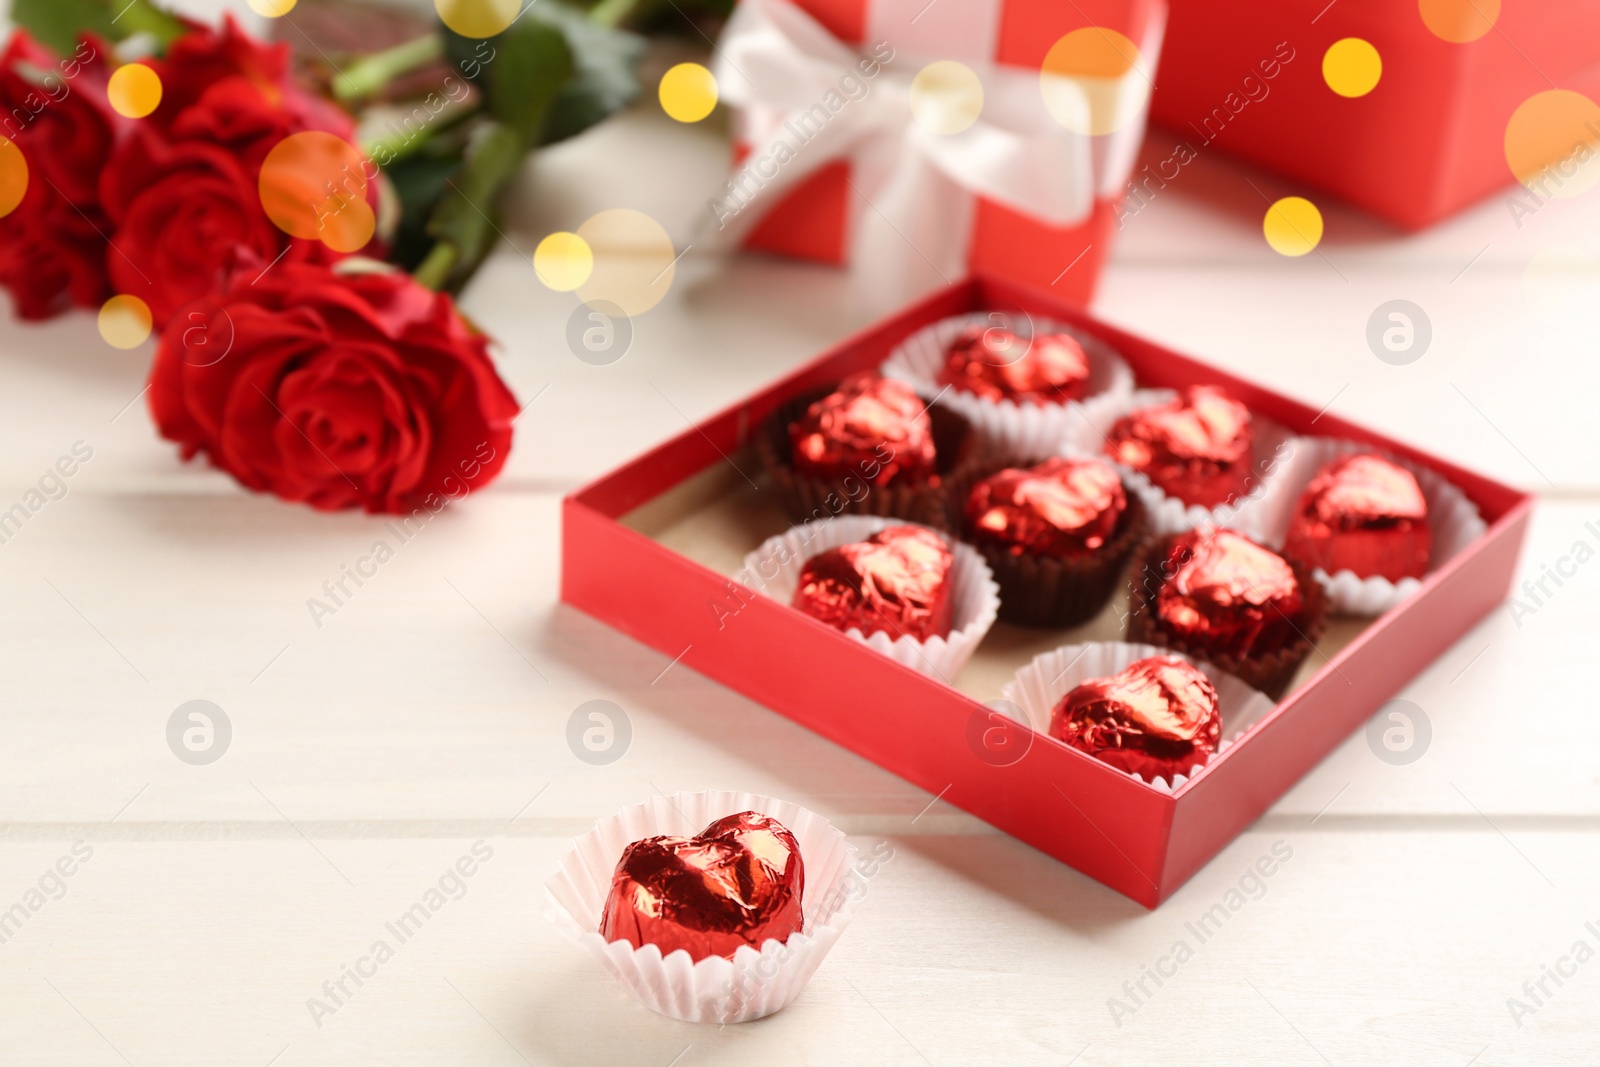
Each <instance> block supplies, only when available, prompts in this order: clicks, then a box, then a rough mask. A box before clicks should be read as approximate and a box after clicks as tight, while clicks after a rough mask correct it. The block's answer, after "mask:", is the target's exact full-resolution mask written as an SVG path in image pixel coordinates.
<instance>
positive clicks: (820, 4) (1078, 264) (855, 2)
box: [712, 0, 1166, 304]
mask: <svg viewBox="0 0 1600 1067" xmlns="http://www.w3.org/2000/svg"><path fill="white" fill-rule="evenodd" d="M763 2H764V3H769V4H770V2H771V0H763ZM792 3H793V6H794V7H797V8H799V9H800V10H801V11H803V12H804V13H805V14H806V15H808V16H810V17H811V18H812V19H814V20H815V21H816V23H818V24H820V28H821V30H823V31H825V32H826V33H828V34H831V35H832V36H833V37H834V38H836V39H837V41H838V42H842V43H843V44H845V45H847V46H848V47H849V49H850V50H851V51H858V52H859V53H860V55H862V56H865V57H869V58H871V57H873V56H875V55H877V56H881V55H882V54H883V53H884V52H885V51H887V52H890V53H892V55H893V58H892V59H891V60H890V61H888V62H886V63H883V64H881V68H880V69H882V68H889V67H893V68H894V69H895V70H896V71H897V72H898V73H899V74H900V76H902V77H903V78H904V79H906V80H907V81H909V78H910V76H911V75H912V74H915V73H916V72H917V71H918V70H919V69H921V68H922V67H923V66H925V65H926V64H927V63H929V62H931V61H935V60H952V59H953V60H957V61H960V62H963V63H970V64H972V66H973V67H975V68H978V69H979V70H985V69H987V70H990V71H995V70H999V71H1015V72H1022V71H1026V72H1027V73H1028V74H1029V75H1031V76H1032V77H1031V78H1030V79H1029V80H1030V81H1033V82H1037V78H1038V75H1037V72H1040V71H1041V70H1044V69H1049V70H1051V71H1052V72H1056V73H1062V72H1064V71H1065V70H1066V68H1065V67H1063V66H1062V63H1063V62H1065V63H1066V64H1067V66H1068V67H1070V66H1072V64H1073V63H1074V62H1077V63H1081V64H1084V66H1082V67H1080V68H1076V69H1073V71H1072V73H1073V74H1074V76H1076V75H1077V74H1078V73H1079V72H1080V71H1086V72H1088V73H1091V74H1092V73H1093V71H1090V70H1089V68H1092V67H1094V66H1095V65H1096V62H1097V60H1098V61H1100V62H1103V61H1104V60H1105V59H1106V58H1107V56H1108V55H1115V54H1121V55H1123V56H1124V57H1126V58H1130V59H1131V58H1132V57H1129V56H1127V53H1129V52H1135V51H1136V53H1137V56H1138V61H1137V63H1136V64H1135V67H1136V69H1130V70H1128V71H1126V72H1124V73H1123V74H1122V75H1120V76H1119V77H1120V78H1121V79H1122V80H1123V82H1124V85H1123V90H1124V92H1123V99H1121V100H1118V101H1116V102H1115V103H1113V102H1111V98H1110V97H1108V96H1107V95H1105V89H1106V85H1105V83H1104V82H1100V83H1099V84H1098V85H1091V86H1090V87H1089V89H1088V93H1089V99H1090V100H1091V101H1092V102H1093V104H1092V106H1093V107H1096V108H1100V109H1102V111H1101V112H1097V113H1096V114H1097V117H1096V119H1095V121H1094V125H1097V126H1098V125H1099V124H1100V119H1099V116H1100V115H1101V114H1103V112H1104V109H1107V108H1109V109H1113V110H1117V109H1120V110H1119V113H1120V114H1123V115H1127V116H1131V118H1130V119H1129V121H1127V122H1125V123H1119V124H1118V128H1117V129H1116V130H1114V131H1107V130H1104V129H1090V130H1084V131H1080V132H1082V133H1084V135H1085V141H1086V142H1092V145H1091V147H1088V148H1085V149H1083V152H1085V153H1087V154H1089V155H1092V156H1093V157H1094V159H1093V161H1092V163H1089V162H1081V161H1080V165H1078V166H1075V167H1073V168H1056V169H1057V170H1058V171H1059V172H1058V173H1051V174H1049V175H1047V176H1046V177H1047V178H1048V180H1049V181H1052V182H1057V183H1063V184H1065V183H1073V182H1077V183H1079V184H1082V185H1083V186H1085V188H1084V191H1083V196H1082V200H1081V205H1079V206H1080V208H1081V210H1076V211H1074V212H1072V213H1071V217H1070V218H1068V219H1066V220H1065V221H1059V220H1058V221H1051V219H1050V218H1049V217H1047V216H1043V215H1041V214H1039V213H1030V212H1029V211H1026V210H1020V209H1019V207H1018V206H1017V203H1016V202H1015V201H1012V202H1007V200H1006V199H1005V198H1004V197H1001V196H985V195H976V194H974V195H973V196H971V197H970V199H971V201H972V203H971V204H970V206H969V205H965V204H963V205H961V207H960V209H959V210H954V211H952V210H949V204H948V203H945V204H942V205H941V204H940V203H938V202H931V203H930V204H928V205H925V210H924V211H923V214H924V215H925V216H928V218H927V223H926V225H927V227H928V228H927V229H926V230H925V231H924V233H927V234H930V235H933V236H931V237H930V238H929V239H930V240H931V241H932V243H933V244H935V245H937V244H939V243H940V240H941V239H942V238H943V237H944V236H946V233H947V232H948V231H951V230H958V231H960V234H959V240H960V241H962V242H964V244H965V247H964V249H961V254H960V255H959V256H954V257H952V259H954V260H956V261H955V262H953V263H946V262H944V260H945V257H944V256H942V255H941V253H940V251H939V250H937V249H935V248H924V247H921V246H922V245H923V244H924V238H923V237H922V236H919V235H918V234H917V233H916V232H914V228H913V227H908V226H906V225H904V224H903V223H901V222H900V220H898V219H890V218H883V219H882V221H883V222H884V223H886V225H884V226H882V228H881V231H880V233H879V234H878V240H877V242H876V243H875V244H874V242H873V241H872V240H870V239H869V238H867V237H865V236H864V235H863V233H862V227H863V226H864V225H877V224H878V223H879V221H880V217H882V216H884V212H883V211H882V210H881V205H880V204H879V203H875V202H874V201H875V199H876V197H875V195H873V194H872V193H871V192H870V190H868V191H864V190H863V187H862V185H863V183H862V181H861V173H860V172H861V169H862V167H861V163H860V161H859V159H855V158H853V157H854V155H855V148H854V147H851V146H846V148H845V150H844V151H842V152H838V151H835V150H834V149H823V150H816V149H813V148H812V147H811V146H810V145H807V146H806V147H805V148H804V149H801V150H799V151H798V152H797V154H798V155H799V156H801V157H802V158H803V157H804V153H811V158H810V159H809V161H808V162H806V163H804V164H802V165H801V167H800V169H803V170H805V172H806V173H805V176H804V177H803V178H802V179H800V180H799V181H797V182H794V183H793V184H792V187H785V188H784V189H782V190H781V191H779V192H777V193H776V194H775V195H772V196H771V197H770V198H769V200H770V203H760V204H757V205H756V206H755V208H753V214H754V216H755V218H754V219H752V220H748V221H746V222H745V223H744V225H742V226H741V227H740V230H741V232H740V233H739V234H738V237H739V239H740V240H741V241H742V243H743V246H744V247H746V248H749V249H754V250H759V251H766V252H772V253H777V254H780V255H786V256H795V257H798V258H802V259H811V260H817V261H820V262H824V263H832V264H841V265H842V264H847V263H852V262H855V261H856V260H857V259H859V249H860V248H862V247H867V248H875V249H877V250H878V251H880V252H881V251H884V250H893V249H898V250H899V251H900V252H901V253H903V255H902V259H903V260H904V266H905V267H906V268H908V269H907V270H906V271H901V270H899V269H895V270H890V271H887V272H886V271H884V270H883V269H881V268H879V267H878V265H877V264H874V265H872V266H871V267H867V266H863V265H861V264H859V263H857V265H858V266H863V270H862V273H863V277H864V284H865V285H866V286H868V287H870V286H873V285H882V284H883V283H884V281H885V280H884V279H883V278H882V277H881V275H883V274H884V273H889V274H899V273H918V274H920V275H922V276H921V277H920V278H918V279H917V282H918V283H927V282H930V281H931V283H932V284H940V283H941V280H942V282H943V283H948V282H949V281H951V280H953V278H954V277H959V276H961V275H964V274H965V273H967V272H968V271H983V272H986V273H990V274H993V275H996V276H1000V277H1007V278H1011V279H1014V280H1017V281H1021V282H1025V283H1030V284H1035V285H1039V286H1052V287H1053V288H1054V289H1055V291H1057V292H1060V293H1062V294H1063V295H1066V296H1068V297H1070V298H1073V299H1076V300H1080V301H1087V300H1088V299H1089V298H1090V297H1091V296H1092V294H1093V292H1094V286H1095V282H1096V280H1097V278H1098V276H1099V273H1100V269H1101V265H1102V264H1103V263H1104V261H1105V258H1106V255H1107V253H1108V252H1109V250H1110V244H1111V237H1112V234H1113V233H1114V232H1115V230H1116V228H1117V207H1118V204H1119V203H1120V202H1121V198H1122V195H1123V193H1122V190H1123V189H1124V187H1125V185H1126V177H1127V174H1128V173H1129V172H1130V171H1131V169H1132V167H1133V163H1134V158H1135V156H1136V155H1137V147H1138V144H1139V141H1140V139H1141V137H1142V133H1143V128H1144V117H1145V112H1146V108H1147V103H1148V93H1149V89H1150V85H1151V79H1152V77H1153V73H1152V71H1153V66H1154V63H1155V59H1156V54H1157V53H1158V52H1159V49H1160V41H1161V34H1162V29H1163V27H1164V25H1165V19H1166V4H1165V0H1081V2H1078V3H1062V2H1060V0H961V2H959V3H945V4H928V3H927V2H926V0H792ZM754 4H755V0H745V3H744V4H743V5H742V7H743V8H750V7H752V6H754ZM742 14H744V12H743V11H741V15H742ZM741 15H736V16H735V22H734V23H733V24H730V28H729V36H728V37H725V39H724V47H725V48H726V47H727V42H728V40H729V39H730V38H733V37H735V36H736V35H737V31H739V30H741V29H743V26H742V24H741V22H740V17H741ZM780 21H781V20H780ZM1089 28H1095V31H1096V32H1097V33H1098V31H1099V30H1108V31H1115V34H1109V33H1098V36H1097V37H1095V38H1093V39H1092V40H1090V41H1088V42H1087V45H1088V46H1087V47H1086V48H1082V49H1079V50H1078V52H1077V55H1078V60H1076V61H1073V60H1070V59H1069V60H1066V61H1063V60H1061V59H1060V56H1062V55H1065V54H1066V53H1057V58H1056V59H1050V60H1048V62H1047V57H1049V56H1050V55H1051V49H1052V47H1053V46H1055V45H1056V44H1057V43H1058V42H1060V41H1061V40H1062V39H1063V38H1064V37H1066V36H1067V35H1069V34H1072V33H1074V32H1075V31H1082V30H1085V29H1089ZM1117 35H1120V36H1117ZM1080 40H1081V38H1080ZM1106 49H1113V50H1114V51H1113V52H1112V53H1107V52H1106V51H1105V50H1106ZM1097 50H1098V51H1099V52H1100V55H1099V56H1098V57H1095V56H1094V55H1093V53H1095V52H1096V51H1097ZM1086 56H1087V58H1085V57H1086ZM785 65H786V64H782V63H775V62H770V61H766V60H752V61H749V62H746V61H741V60H733V59H731V58H729V57H726V56H724V64H723V66H721V67H719V77H718V81H719V84H720V85H723V86H724V99H726V100H728V101H729V102H730V103H731V104H733V105H734V106H735V108H736V109H737V113H736V119H735V127H734V129H735V136H734V162H735V164H736V165H738V166H741V167H742V166H743V165H745V164H747V163H748V162H750V160H751V157H752V155H754V156H756V158H757V159H760V155H761V153H760V151H759V149H760V148H761V147H767V146H768V145H769V138H768V136H767V132H768V131H769V130H770V129H771V128H772V127H773V126H775V125H776V120H777V118H779V117H781V116H782V114H783V113H784V112H783V109H782V108H777V107H771V106H767V104H766V103H765V102H763V101H762V100H761V99H760V97H761V92H760V90H757V91H756V92H754V93H751V92H750V90H749V88H748V86H749V85H750V84H751V83H752V81H754V82H764V81H765V79H766V68H769V67H774V66H785ZM1102 73H1104V72H1102ZM879 76H880V75H878V74H876V73H874V74H873V75H872V77H879ZM1008 76H1014V75H1008ZM1087 81H1088V82H1097V79H1096V78H1094V77H1089V78H1088V79H1087ZM986 88H987V89H990V90H991V91H990V92H988V93H987V95H986V97H985V101H984V107H985V109H987V108H989V107H991V106H994V105H995V103H996V102H997V101H1001V100H1010V101H1012V102H1013V103H1015V102H1017V101H1018V99H1019V98H1020V97H1023V96H1026V95H1027V93H1028V92H1031V94H1032V96H1033V98H1034V99H1033V100H1032V101H1031V103H1032V105H1033V106H1034V107H1036V108H1037V107H1039V104H1040V97H1041V95H1042V94H1041V93H1040V92H1039V91H1037V89H1036V88H1035V87H1034V86H1032V85H1030V86H1028V87H1027V89H1026V91H1024V92H1013V91H1000V92H997V91H993V87H987V86H986ZM1015 88H1017V89H1022V88H1023V87H1022V86H1021V84H1020V83H1019V84H1018V85H1017V86H1016V87H1015ZM1130 98H1136V99H1132V100H1130ZM800 103H801V104H803V101H801V102H800ZM1130 104H1131V106H1130ZM789 106H791V107H792V106H796V102H794V101H791V102H790V105H789ZM758 111H761V112H764V114H763V115H762V116H761V117H753V113H755V112H758ZM985 114H987V111H985ZM758 131H760V132H758ZM1058 132H1061V131H1060V130H1059V129H1058ZM888 136H890V137H893V136H896V135H895V134H894V133H893V132H891V133H890V134H888ZM869 140H870V141H871V142H872V144H873V145H874V146H875V147H878V148H880V149H881V148H882V145H883V138H882V137H874V138H871V139H869ZM856 147H859V146H856ZM774 171H775V172H776V168H774ZM1079 171H1081V172H1083V173H1076V172H1079ZM735 179H736V181H740V182H742V186H741V188H739V189H735V185H734V183H732V182H730V185H729V190H728V195H729V196H732V197H733V198H735V199H738V198H740V197H742V195H743V194H744V193H746V192H750V191H752V184H753V183H752V182H751V180H750V179H749V177H748V175H747V174H746V173H745V172H744V171H743V170H741V171H738V172H736V174H735ZM725 202H726V200H725ZM712 214H713V216H714V217H715V216H718V215H719V214H720V212H719V209H718V208H717V207H716V206H713V209H712ZM719 222H720V219H719ZM930 268H931V269H930ZM941 276H942V277H941ZM889 280H890V281H893V282H898V281H899V279H898V278H891V279H889ZM928 288H929V285H928V284H916V283H908V284H904V285H900V286H898V288H895V289H892V290H890V291H888V292H886V294H885V296H886V298H887V299H891V300H892V301H893V303H894V304H898V303H900V302H902V301H903V300H904V299H905V298H906V297H908V296H909V295H911V294H913V293H916V292H925V291H927V289H928ZM869 302H877V303H882V302H883V301H882V300H873V299H871V298H869Z"/></svg>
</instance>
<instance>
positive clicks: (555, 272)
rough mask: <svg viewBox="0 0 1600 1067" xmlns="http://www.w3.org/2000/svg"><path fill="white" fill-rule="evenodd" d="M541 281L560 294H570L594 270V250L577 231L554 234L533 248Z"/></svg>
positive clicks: (535, 263) (587, 278) (534, 263)
mask: <svg viewBox="0 0 1600 1067" xmlns="http://www.w3.org/2000/svg"><path fill="white" fill-rule="evenodd" d="M533 269H534V271H535V272H536V273H537V274H538V275H539V280H540V281H541V282H543V283H544V284H545V285H547V286H549V287H550V288H551V289H554V290H555V291H556V292H558V293H570V292H572V291H573V290H574V289H576V288H578V286H580V285H582V284H583V283H584V282H586V281H588V280H589V275H590V274H592V273H594V251H593V250H592V249H591V248H590V247H589V242H587V241H585V240H584V239H583V238H582V237H579V236H578V235H577V234H575V233H565V232H562V233H552V234H551V235H550V236H548V237H546V238H545V239H544V240H542V241H540V242H539V247H538V248H535V249H534V250H533Z"/></svg>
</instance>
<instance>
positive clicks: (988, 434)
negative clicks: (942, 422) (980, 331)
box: [882, 311, 1133, 463]
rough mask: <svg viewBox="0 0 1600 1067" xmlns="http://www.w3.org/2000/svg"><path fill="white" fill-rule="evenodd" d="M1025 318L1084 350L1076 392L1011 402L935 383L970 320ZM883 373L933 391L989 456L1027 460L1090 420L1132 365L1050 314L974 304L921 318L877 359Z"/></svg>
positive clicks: (996, 322) (1111, 399) (1119, 388)
mask: <svg viewBox="0 0 1600 1067" xmlns="http://www.w3.org/2000/svg"><path fill="white" fill-rule="evenodd" d="M1019 317H1021V318H1024V319H1025V320H1026V321H1025V322H1024V323H1019V325H1024V326H1025V327H1026V326H1027V325H1031V327H1032V329H1033V335H1034V336H1036V337H1037V336H1039V335H1041V334H1046V333H1065V334H1071V335H1072V336H1073V337H1075V338H1077V339H1078V341H1079V343H1081V344H1082V345H1083V350H1084V352H1085V353H1086V354H1087V355H1088V357H1089V387H1088V390H1087V395H1086V396H1085V398H1084V399H1083V400H1078V401H1073V402H1071V403H1066V404H1018V403H1016V402H1014V401H1011V400H999V401H996V400H986V399H984V398H983V397H979V396H974V395H973V394H972V393H967V392H962V391H960V390H958V389H951V388H946V387H945V386H943V385H940V384H939V381H938V377H939V372H940V370H942V369H943V368H944V364H945V360H946V358H947V357H948V356H949V351H950V345H951V343H952V342H953V341H955V339H956V338H957V337H959V336H960V335H961V334H962V333H963V332H965V331H966V330H968V329H971V328H972V327H973V326H1000V325H1006V324H1007V323H1010V322H1012V321H1013V320H1014V319H1017V318H1019ZM882 371H883V374H884V376H885V377H888V378H898V379H900V380H901V381H904V382H908V383H910V384H911V386H912V387H913V388H914V389H916V391H917V393H918V394H919V395H920V396H922V397H924V398H925V399H930V400H931V399H932V398H933V397H936V396H937V397H938V398H939V403H941V404H944V405H946V406H947V407H949V408H951V409H952V410H954V411H955V412H956V413H957V414H959V415H962V416H964V417H965V418H966V420H967V421H968V422H970V423H971V424H972V425H973V428H974V429H976V430H977V432H978V435H979V437H980V438H981V439H982V440H983V441H984V443H985V444H986V445H988V446H989V448H990V449H991V451H992V452H993V453H994V454H995V456H996V458H999V459H1007V460H1012V461H1016V462H1025V463H1034V462H1038V461H1039V460H1043V459H1047V458H1049V457H1050V456H1053V455H1055V454H1056V453H1057V451H1058V450H1059V446H1060V442H1061V440H1062V438H1063V437H1064V436H1065V435H1066V434H1067V433H1068V432H1069V430H1070V429H1071V428H1072V427H1073V426H1074V424H1076V425H1079V426H1081V425H1083V422H1084V420H1085V419H1089V420H1091V421H1097V420H1098V419H1099V418H1100V412H1101V411H1102V409H1104V408H1106V407H1107V406H1108V405H1111V406H1115V405H1117V404H1119V403H1121V402H1122V400H1123V399H1124V398H1125V397H1126V396H1127V395H1128V394H1129V393H1131V392H1132V391H1133V371H1132V370H1130V369H1129V367H1128V365H1127V364H1126V363H1124V362H1123V360H1122V357H1121V356H1120V355H1118V354H1117V351H1116V349H1114V348H1112V347H1111V346H1110V345H1108V344H1107V343H1106V342H1105V341H1102V340H1101V339H1100V338H1098V337H1096V336H1094V335H1093V334H1090V333H1086V332H1084V331H1083V330H1080V329H1078V328H1076V327H1074V326H1068V325H1066V324H1065V323H1062V322H1057V321H1055V320H1053V319H1043V318H1038V319H1036V318H1031V317H1028V316H1027V315H1026V313H1025V312H1009V311H1006V312H998V311H997V312H974V313H972V314H970V315H959V316H956V317H955V318H950V319H943V320H941V321H939V322H936V323H934V324H933V325H931V326H925V327H923V328H922V329H920V330H918V331H917V332H916V333H914V334H912V335H911V336H910V337H908V338H906V339H905V340H904V341H902V342H901V343H900V345H899V347H897V348H896V349H895V350H894V351H893V352H891V353H890V354H889V358H888V360H886V361H885V362H884V364H883V368H882Z"/></svg>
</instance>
